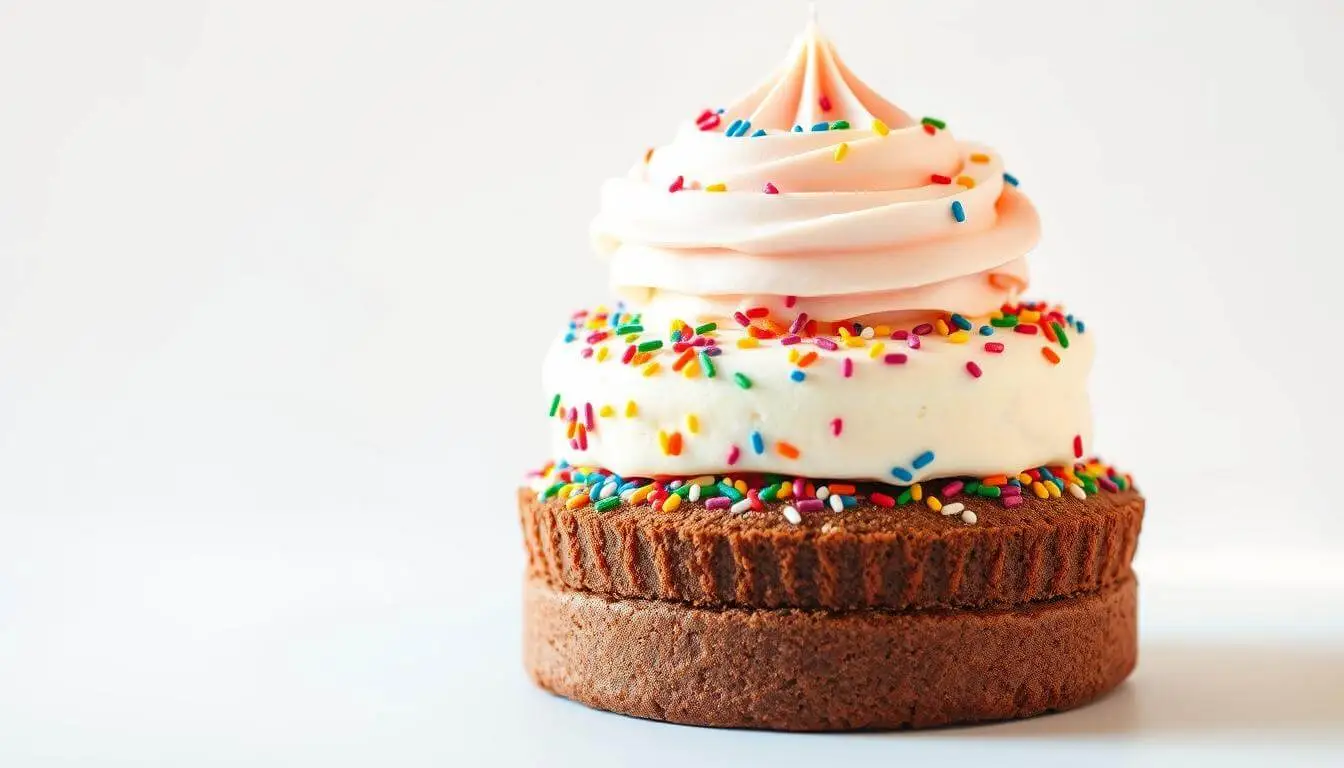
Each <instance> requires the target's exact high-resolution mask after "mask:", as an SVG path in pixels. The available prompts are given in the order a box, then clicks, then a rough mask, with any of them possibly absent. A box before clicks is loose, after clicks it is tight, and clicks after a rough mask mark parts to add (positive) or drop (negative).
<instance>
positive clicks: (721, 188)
mask: <svg viewBox="0 0 1344 768" xmlns="http://www.w3.org/2000/svg"><path fill="white" fill-rule="evenodd" d="M705 191H706V192H726V191H728V185H727V184H724V183H723V182H719V183H718V184H710V185H709V186H707V187H705ZM664 506H666V505H664ZM673 509H675V507H673Z"/></svg>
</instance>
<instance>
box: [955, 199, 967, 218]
mask: <svg viewBox="0 0 1344 768" xmlns="http://www.w3.org/2000/svg"><path fill="white" fill-rule="evenodd" d="M952 218H954V219H956V220H957V222H958V223H960V222H963V221H965V220H966V209H965V208H963V207H962V205H961V201H960V200H953V201H952Z"/></svg>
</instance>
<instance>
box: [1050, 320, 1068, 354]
mask: <svg viewBox="0 0 1344 768" xmlns="http://www.w3.org/2000/svg"><path fill="white" fill-rule="evenodd" d="M1050 327H1051V328H1053V329H1054V331H1055V338H1056V339H1059V346H1061V347H1063V348H1065V349H1068V348H1069V337H1068V334H1066V333H1064V328H1063V326H1061V325H1060V324H1059V323H1058V322H1056V321H1054V320H1051V321H1050Z"/></svg>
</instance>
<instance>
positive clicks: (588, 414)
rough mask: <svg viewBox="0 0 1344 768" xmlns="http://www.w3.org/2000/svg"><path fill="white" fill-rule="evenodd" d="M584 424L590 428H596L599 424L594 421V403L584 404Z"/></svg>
mask: <svg viewBox="0 0 1344 768" xmlns="http://www.w3.org/2000/svg"><path fill="white" fill-rule="evenodd" d="M583 425H584V426H585V427H587V428H589V429H594V428H595V427H596V426H597V425H596V424H594V423H593V404H592V403H584V404H583Z"/></svg>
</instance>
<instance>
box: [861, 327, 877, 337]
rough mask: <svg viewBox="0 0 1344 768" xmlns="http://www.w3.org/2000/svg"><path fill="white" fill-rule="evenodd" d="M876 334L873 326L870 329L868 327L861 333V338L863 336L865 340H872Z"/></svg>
mask: <svg viewBox="0 0 1344 768" xmlns="http://www.w3.org/2000/svg"><path fill="white" fill-rule="evenodd" d="M875 333H876V332H875V331H874V330H873V328H872V326H869V327H867V328H864V329H863V330H862V331H859V336H861V337H863V338H865V339H871V338H873V336H874V335H875Z"/></svg>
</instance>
